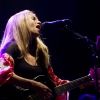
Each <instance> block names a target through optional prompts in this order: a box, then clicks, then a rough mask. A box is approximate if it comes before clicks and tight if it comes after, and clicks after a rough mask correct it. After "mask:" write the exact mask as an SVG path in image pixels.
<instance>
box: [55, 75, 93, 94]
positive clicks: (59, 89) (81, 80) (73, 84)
mask: <svg viewBox="0 0 100 100" xmlns="http://www.w3.org/2000/svg"><path fill="white" fill-rule="evenodd" d="M91 80H92V78H91V76H90V75H87V76H84V77H81V78H78V79H76V80H73V81H70V82H69V83H66V84H63V85H60V86H57V87H55V93H56V94H57V95H59V94H61V93H63V92H65V91H67V90H71V89H74V88H76V87H78V86H80V85H82V84H85V83H87V82H89V81H91Z"/></svg>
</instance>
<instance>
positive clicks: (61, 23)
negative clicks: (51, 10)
mask: <svg viewBox="0 0 100 100" xmlns="http://www.w3.org/2000/svg"><path fill="white" fill-rule="evenodd" d="M71 23H72V21H71V20H70V19H62V20H55V21H46V22H43V23H42V28H47V27H49V26H52V25H57V26H65V25H67V26H69V25H71Z"/></svg>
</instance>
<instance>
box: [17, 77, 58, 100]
mask: <svg viewBox="0 0 100 100" xmlns="http://www.w3.org/2000/svg"><path fill="white" fill-rule="evenodd" d="M34 80H35V81H38V82H41V83H43V84H45V85H46V86H48V87H49V88H50V89H51V90H52V92H53V94H54V97H53V98H52V100H55V99H56V96H55V90H54V87H56V85H55V84H54V83H53V81H52V80H51V79H50V78H48V77H46V76H44V75H39V76H37V77H35V78H34ZM17 90H18V92H19V93H20V96H21V97H22V98H23V100H44V99H43V98H42V97H41V96H40V95H39V94H38V93H36V92H33V91H32V90H30V89H24V88H21V87H17Z"/></svg>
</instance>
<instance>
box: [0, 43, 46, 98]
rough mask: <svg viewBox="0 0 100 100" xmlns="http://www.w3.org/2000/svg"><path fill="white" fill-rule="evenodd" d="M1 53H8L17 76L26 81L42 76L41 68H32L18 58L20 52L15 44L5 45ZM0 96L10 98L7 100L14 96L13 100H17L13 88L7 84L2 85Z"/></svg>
mask: <svg viewBox="0 0 100 100" xmlns="http://www.w3.org/2000/svg"><path fill="white" fill-rule="evenodd" d="M3 53H8V54H9V55H10V56H12V58H13V59H14V72H15V73H16V74H17V75H19V76H21V77H24V78H28V79H33V78H34V77H36V76H38V75H44V73H45V72H44V70H43V68H41V67H40V66H32V65H30V64H28V63H27V62H26V61H25V59H24V58H19V57H20V51H19V49H18V46H17V44H16V43H9V44H7V45H6V46H5V48H4V49H3V50H2V54H3ZM0 95H1V96H4V97H7V96H10V97H9V99H7V100H11V99H12V96H15V97H14V100H15V98H16V100H19V98H17V97H19V96H18V94H17V93H16V89H15V86H11V85H9V84H7V83H5V84H3V85H2V86H1V87H0ZM7 98H8V97H7ZM0 100H4V99H1V98H0ZM5 100H6V99H5Z"/></svg>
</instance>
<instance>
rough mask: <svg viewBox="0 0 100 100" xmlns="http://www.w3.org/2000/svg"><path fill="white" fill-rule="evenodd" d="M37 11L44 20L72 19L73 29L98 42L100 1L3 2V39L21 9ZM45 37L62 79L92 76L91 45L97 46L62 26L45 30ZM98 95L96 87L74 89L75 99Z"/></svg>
mask: <svg viewBox="0 0 100 100" xmlns="http://www.w3.org/2000/svg"><path fill="white" fill-rule="evenodd" d="M25 9H28V10H32V11H35V12H36V14H37V16H38V18H39V19H40V20H41V21H42V22H44V21H55V20H61V19H70V20H71V21H72V23H71V25H69V28H70V29H71V30H72V31H73V32H77V33H79V34H81V35H83V36H86V37H87V39H89V40H91V41H93V42H94V43H95V41H96V37H97V36H98V35H99V34H100V28H99V27H100V25H99V24H100V14H99V13H100V2H99V0H0V38H2V35H3V31H4V29H5V25H6V23H7V21H8V19H9V17H10V16H12V15H13V14H15V13H17V12H19V11H21V10H25ZM41 34H42V36H43V37H44V38H46V39H45V40H44V41H45V43H46V44H47V46H48V47H49V50H50V54H51V63H52V65H53V69H54V72H55V74H56V75H57V76H58V77H60V78H61V79H68V80H74V79H77V78H79V77H82V76H85V75H87V74H88V73H89V69H90V68H94V60H93V57H92V54H93V52H92V51H91V49H90V48H89V45H91V44H92V45H93V47H94V48H95V44H94V43H92V42H89V44H88V42H87V41H86V40H87V39H77V38H78V37H77V36H75V35H74V34H73V33H71V32H69V31H68V30H67V29H64V28H63V27H58V26H50V27H48V28H45V29H42V31H41ZM87 92H88V93H93V94H95V90H94V88H93V89H92V88H89V89H88V88H87V87H86V88H84V89H82V90H81V89H79V88H76V89H74V90H71V97H70V98H71V100H77V98H78V97H79V96H80V95H81V94H83V93H87Z"/></svg>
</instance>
